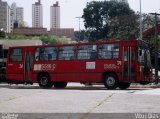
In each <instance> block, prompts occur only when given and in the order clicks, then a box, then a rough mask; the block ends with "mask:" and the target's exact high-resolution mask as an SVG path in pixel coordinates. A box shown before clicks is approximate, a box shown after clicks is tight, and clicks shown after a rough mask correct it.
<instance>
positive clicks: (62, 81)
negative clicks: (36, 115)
mask: <svg viewBox="0 0 160 119" xmlns="http://www.w3.org/2000/svg"><path fill="white" fill-rule="evenodd" d="M6 77H7V80H8V81H9V82H10V83H34V82H37V83H39V86H40V87H41V88H51V87H52V86H53V85H54V87H55V88H65V87H66V86H67V83H68V82H80V83H94V84H96V83H103V84H104V86H105V87H106V88H107V89H116V88H117V87H119V88H120V89H126V88H128V87H129V86H130V84H131V83H132V82H134V83H141V84H148V83H151V82H154V78H153V76H152V69H151V60H150V52H149V49H148V44H147V43H146V42H144V41H142V40H129V41H124V40H122V41H119V40H107V41H101V42H94V43H77V44H64V45H44V46H30V47H29V46H26V47H24V46H22V47H11V48H10V49H9V53H8V60H7V67H6Z"/></svg>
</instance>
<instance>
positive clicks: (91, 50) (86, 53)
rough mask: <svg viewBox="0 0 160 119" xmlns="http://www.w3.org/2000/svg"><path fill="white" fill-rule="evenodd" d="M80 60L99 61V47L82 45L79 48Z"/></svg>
mask: <svg viewBox="0 0 160 119" xmlns="http://www.w3.org/2000/svg"><path fill="white" fill-rule="evenodd" d="M78 59H79V60H87V59H97V45H81V46H79V47H78Z"/></svg>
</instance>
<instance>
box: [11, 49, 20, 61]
mask: <svg viewBox="0 0 160 119" xmlns="http://www.w3.org/2000/svg"><path fill="white" fill-rule="evenodd" d="M9 59H10V61H11V62H21V61H22V49H11V51H10V57H9Z"/></svg>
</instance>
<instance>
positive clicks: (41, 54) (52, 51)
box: [35, 47, 57, 61]
mask: <svg viewBox="0 0 160 119" xmlns="http://www.w3.org/2000/svg"><path fill="white" fill-rule="evenodd" d="M38 49H39V48H37V51H36V54H35V55H36V56H35V58H36V61H38V60H40V61H52V60H56V59H57V48H56V47H41V48H40V49H39V50H38ZM37 58H38V59H37Z"/></svg>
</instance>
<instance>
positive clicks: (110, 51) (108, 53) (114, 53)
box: [98, 44, 119, 59]
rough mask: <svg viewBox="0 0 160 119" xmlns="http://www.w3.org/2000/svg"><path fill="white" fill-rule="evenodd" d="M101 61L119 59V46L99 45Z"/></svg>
mask: <svg viewBox="0 0 160 119" xmlns="http://www.w3.org/2000/svg"><path fill="white" fill-rule="evenodd" d="M98 57H99V59H117V58H119V45H118V44H104V45H99V53H98Z"/></svg>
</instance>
